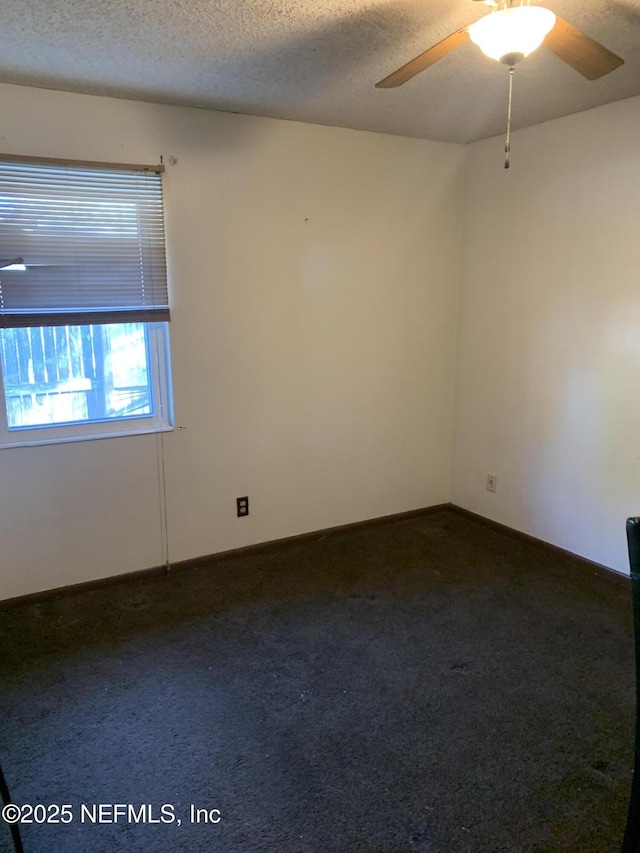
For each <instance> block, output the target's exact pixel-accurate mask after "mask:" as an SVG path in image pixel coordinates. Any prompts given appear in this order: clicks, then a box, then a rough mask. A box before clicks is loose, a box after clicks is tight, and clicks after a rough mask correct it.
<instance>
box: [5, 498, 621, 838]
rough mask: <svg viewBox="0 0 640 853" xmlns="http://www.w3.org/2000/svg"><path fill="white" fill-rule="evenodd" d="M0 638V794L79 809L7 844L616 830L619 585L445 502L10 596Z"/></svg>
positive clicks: (583, 834)
mask: <svg viewBox="0 0 640 853" xmlns="http://www.w3.org/2000/svg"><path fill="white" fill-rule="evenodd" d="M620 535H621V537H622V536H624V519H622V520H621V525H620ZM0 641H1V643H2V682H1V685H0V687H1V689H2V694H1V695H2V710H1V718H0V719H1V725H0V761H1V763H2V765H3V767H4V770H5V775H6V776H7V781H8V782H9V785H10V787H11V789H12V793H13V797H14V800H15V801H16V802H18V803H31V804H35V803H45V804H48V803H57V804H70V805H71V806H72V807H73V813H74V820H73V822H72V823H70V824H68V825H60V824H57V825H36V824H31V825H26V826H23V827H22V833H23V839H24V845H25V853H117V851H135V853H165V851H167V853H169V851H170V853H182V852H184V853H199V851H207V853H209V851H211V853H218V851H219V853H250V851H277V853H321V852H322V851H328V853H333V851H335V853H356V851H362V853H401V852H402V851H407V853H410V851H411V852H414V851H415V853H425V851H430V853H437V852H439V853H444V852H445V851H447V853H448V851H451V853H465V852H466V851H469V853H482V851H491V853H500V851H538V853H558V851H572V853H591V851H592V853H607V851H612V853H613V852H614V851H617V850H618V849H619V846H620V842H621V839H622V834H623V830H624V822H625V816H626V809H627V801H628V795H629V790H630V781H631V771H632V766H633V764H632V753H633V734H634V711H635V695H634V659H633V635H632V619H631V603H630V588H629V584H628V581H627V580H626V579H624V578H621V577H620V578H619V577H616V576H614V575H612V574H610V573H607V572H604V571H596V570H594V569H593V568H590V567H585V566H581V565H577V564H576V563H574V562H573V561H571V560H569V559H564V558H561V557H557V556H554V555H550V554H548V553H547V552H545V551H542V550H539V549H537V548H535V547H533V546H531V545H529V544H525V543H522V542H520V541H518V540H516V539H513V538H511V537H508V536H505V535H503V534H501V533H497V532H494V531H492V530H489V529H487V528H485V527H484V526H481V525H479V524H476V523H474V522H472V521H469V520H467V519H465V518H462V517H460V516H457V515H455V514H453V513H450V512H442V513H438V514H436V515H431V516H425V517H421V518H418V519H414V520H410V521H403V522H397V523H394V524H388V525H385V526H382V527H376V528H369V529H366V530H361V531H357V532H353V531H352V532H346V533H339V534H333V535H329V536H327V537H324V538H322V539H319V540H318V541H315V542H309V543H306V544H295V545H289V546H286V547H283V548H281V549H280V550H278V551H274V552H271V553H269V554H267V555H262V556H254V557H251V558H249V557H243V558H235V559H229V560H227V561H225V562H223V563H219V564H217V565H213V566H210V567H208V568H202V569H200V570H197V571H185V572H182V573H179V572H178V573H174V574H173V575H171V576H169V577H167V578H162V579H156V580H149V581H144V582H136V583H129V584H125V585H120V586H118V587H112V588H109V589H104V590H98V591H94V592H85V593H82V594H78V595H75V596H72V597H68V598H64V599H61V600H58V601H55V602H50V603H47V604H41V605H32V606H29V607H24V608H21V609H19V610H13V611H7V612H4V613H2V614H0ZM82 803H86V804H98V803H105V804H113V803H124V804H126V803H131V804H134V805H135V806H136V808H138V807H139V806H140V805H141V804H149V805H150V806H151V807H152V809H151V816H152V817H153V818H154V819H157V818H158V817H159V815H160V807H161V806H162V804H171V805H173V807H174V810H175V815H176V818H180V819H181V825H180V826H178V825H177V820H176V821H175V823H173V824H163V823H159V824H149V823H147V824H146V825H145V824H136V823H128V822H126V821H123V820H122V819H120V820H119V821H118V822H117V823H104V824H102V825H92V824H90V823H87V822H86V820H85V822H84V823H82V822H81V820H80V806H81V804H82ZM192 803H193V804H195V805H196V807H198V808H207V809H214V808H217V809H219V810H220V813H221V821H220V823H218V824H216V825H202V824H200V825H192V824H190V822H189V806H190V804H192ZM106 815H107V817H108V816H109V813H106ZM214 817H215V815H214ZM0 837H1V838H3V839H4V837H5V836H3V835H2V833H1V832H0ZM6 838H7V840H6V841H5V842H4V843H5V845H6V849H7V850H8V849H10V847H9V841H8V835H7V836H6ZM1 843H2V842H0V846H1Z"/></svg>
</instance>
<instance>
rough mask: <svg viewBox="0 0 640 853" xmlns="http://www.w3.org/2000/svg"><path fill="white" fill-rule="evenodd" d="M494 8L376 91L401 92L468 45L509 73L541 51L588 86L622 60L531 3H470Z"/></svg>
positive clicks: (500, 0)
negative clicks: (472, 44) (423, 73)
mask: <svg viewBox="0 0 640 853" xmlns="http://www.w3.org/2000/svg"><path fill="white" fill-rule="evenodd" d="M473 2H485V3H486V5H488V6H493V7H494V8H493V10H492V11H491V12H490V13H489V14H488V15H485V16H484V17H483V18H480V19H479V20H478V21H476V22H475V23H474V24H471V25H470V26H467V27H462V28H461V29H459V30H456V31H455V32H454V33H452V34H451V35H450V36H447V37H446V38H445V39H442V41H440V42H438V44H436V45H434V46H433V47H430V48H429V49H428V50H425V52H424V53H421V54H420V55H419V56H416V58H415V59H412V60H411V61H410V62H407V64H406V65H403V66H402V68H398V70H397V71H394V72H393V73H392V74H389V76H388V77H385V78H384V80H381V81H380V82H379V83H376V88H378V89H392V88H395V87H396V86H402V84H403V83H406V82H407V80H411V78H412V77H415V76H416V74H419V73H420V72H421V71H424V70H425V69H427V68H429V66H430V65H433V64H434V63H435V62H437V61H438V60H439V59H442V58H443V57H444V56H446V55H447V54H448V53H450V52H451V51H452V50H454V48H456V47H459V46H460V45H461V44H464V43H465V42H467V41H469V40H471V41H473V42H475V44H477V45H478V47H480V49H481V50H482V51H483V53H485V54H486V55H487V56H489V57H491V58H492V59H497V60H498V61H499V62H502V63H504V64H505V65H508V66H509V67H510V68H513V66H514V65H516V63H518V62H519V61H520V60H521V59H524V58H525V57H526V56H528V55H529V54H530V53H531V52H532V51H534V50H535V49H536V48H538V47H540V45H542V44H543V45H544V47H546V48H547V50H550V51H552V53H555V55H556V56H557V57H559V58H560V59H562V60H563V62H566V63H567V65H570V66H571V67H572V68H574V69H575V70H576V71H578V72H579V73H580V74H582V76H583V77H586V78H587V80H597V79H598V78H599V77H603V76H604V75H605V74H609V73H610V72H611V71H615V69H616V68H618V67H619V66H620V65H623V63H624V60H623V59H621V58H620V57H619V56H616V54H615V53H612V52H611V51H610V50H608V49H607V48H606V47H604V46H603V45H601V44H600V43H599V42H597V41H595V40H594V39H592V38H590V37H589V36H588V35H585V33H583V32H580V30H577V29H576V28H575V27H573V26H572V25H571V24H569V23H568V22H567V21H564V20H563V19H562V18H559V17H557V16H556V15H554V13H553V12H551V11H550V10H549V9H545V8H544V7H542V6H531V5H530V3H529V0H473Z"/></svg>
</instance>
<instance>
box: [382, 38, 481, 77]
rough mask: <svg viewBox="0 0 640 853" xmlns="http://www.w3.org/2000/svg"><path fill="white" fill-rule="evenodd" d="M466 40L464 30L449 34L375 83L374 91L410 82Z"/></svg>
mask: <svg viewBox="0 0 640 853" xmlns="http://www.w3.org/2000/svg"><path fill="white" fill-rule="evenodd" d="M468 40H469V33H468V32H467V30H466V29H461V30H457V31H456V32H455V33H451V35H450V36H447V37H446V39H442V41H439V42H438V44H434V46H433V47H430V48H429V50H425V52H424V53H421V54H420V56H416V58H415V59H412V60H411V62H407V64H406V65H403V66H402V68H398V70H397V71H394V72H393V74H389V76H388V77H385V78H384V80H381V81H380V82H379V83H376V89H393V88H395V87H396V86H402V84H403V83H406V82H407V80H411V78H412V77H415V76H416V74H419V73H420V72H421V71H424V70H425V68H428V67H429V66H430V65H433V63H434V62H437V61H438V60H439V59H442V57H443V56H446V55H447V54H448V53H449V52H450V51H452V50H453V49H454V48H456V47H458V46H459V45H461V44H464V43H465V42H466V41H468Z"/></svg>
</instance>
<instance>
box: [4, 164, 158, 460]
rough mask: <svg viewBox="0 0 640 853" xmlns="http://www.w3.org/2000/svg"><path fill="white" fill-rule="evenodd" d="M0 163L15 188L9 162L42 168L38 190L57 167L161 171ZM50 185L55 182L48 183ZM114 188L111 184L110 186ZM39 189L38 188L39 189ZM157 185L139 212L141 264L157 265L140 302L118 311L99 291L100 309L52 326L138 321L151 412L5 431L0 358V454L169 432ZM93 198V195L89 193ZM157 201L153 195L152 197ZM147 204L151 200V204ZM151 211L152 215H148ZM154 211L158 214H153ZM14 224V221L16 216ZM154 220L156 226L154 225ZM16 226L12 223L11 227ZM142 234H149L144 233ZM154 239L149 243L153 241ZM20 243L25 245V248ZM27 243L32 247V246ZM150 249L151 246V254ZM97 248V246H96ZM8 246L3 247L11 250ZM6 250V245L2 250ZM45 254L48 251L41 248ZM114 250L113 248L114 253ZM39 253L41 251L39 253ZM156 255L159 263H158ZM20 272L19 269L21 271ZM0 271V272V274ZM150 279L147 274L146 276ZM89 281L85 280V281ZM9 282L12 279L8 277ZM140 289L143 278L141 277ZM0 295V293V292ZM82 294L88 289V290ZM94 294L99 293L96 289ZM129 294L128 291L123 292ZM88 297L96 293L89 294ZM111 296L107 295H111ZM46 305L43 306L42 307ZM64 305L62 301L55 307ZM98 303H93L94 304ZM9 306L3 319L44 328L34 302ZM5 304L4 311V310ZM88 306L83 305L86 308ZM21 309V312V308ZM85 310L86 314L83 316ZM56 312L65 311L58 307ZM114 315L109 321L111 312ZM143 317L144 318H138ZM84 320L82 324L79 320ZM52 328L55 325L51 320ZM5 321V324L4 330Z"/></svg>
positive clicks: (117, 167)
mask: <svg viewBox="0 0 640 853" xmlns="http://www.w3.org/2000/svg"><path fill="white" fill-rule="evenodd" d="M0 159H1V160H2V162H3V164H4V165H7V164H8V174H9V175H10V176H11V177H10V179H9V182H10V184H11V185H12V186H16V185H18V186H19V181H18V180H17V178H16V176H17V177H18V178H19V177H20V174H21V171H20V169H19V168H17V169H14V170H13V173H12V170H11V163H12V162H16V163H17V164H20V163H22V164H25V170H28V169H29V168H30V167H31V166H33V167H34V168H35V169H37V167H38V166H39V165H41V166H44V167H45V176H44V177H43V184H44V186H45V187H46V186H48V185H49V184H48V183H47V181H48V178H47V177H46V171H47V169H48V170H49V171H51V170H53V169H55V168H57V167H61V168H70V169H71V170H73V169H76V170H79V171H80V172H81V173H85V172H87V171H94V170H98V172H102V171H105V172H106V173H108V172H110V171H111V170H114V174H115V175H116V177H115V180H116V181H119V177H118V173H119V174H120V175H122V173H132V174H133V173H135V174H136V175H139V174H143V175H144V174H151V173H154V174H155V175H159V174H160V173H162V172H163V171H164V167H163V166H162V165H160V166H133V165H126V164H113V163H111V164H110V163H90V162H80V161H71V160H70V161H64V160H54V159H48V158H31V157H22V156H19V155H5V154H2V155H0ZM125 181H126V184H124V185H123V187H124V190H123V192H124V193H125V195H126V194H127V193H128V192H129V191H130V187H131V186H132V184H131V183H129V182H128V178H127V179H125ZM54 185H55V179H54ZM109 186H110V187H111V190H112V191H113V188H114V184H113V183H110V184H109ZM115 186H117V184H116V185H115ZM43 191H44V190H43ZM162 196H163V193H162V187H160V202H159V205H160V206H159V208H158V207H157V206H156V207H155V208H153V207H152V208H149V207H145V208H143V210H144V211H145V213H147V215H149V214H148V211H149V210H152V212H151V214H150V215H151V216H152V217H154V216H155V219H153V220H152V221H153V222H154V223H155V225H154V229H153V231H152V235H153V236H152V237H151V238H150V239H151V241H152V242H151V243H147V244H146V245H148V246H151V247H152V249H151V251H155V254H154V255H153V260H152V256H151V255H149V254H145V255H144V258H145V263H146V264H151V265H153V264H161V265H160V266H155V267H153V269H155V272H156V278H155V279H153V278H152V285H151V288H148V289H147V290H145V289H144V286H143V290H142V291H141V292H140V293H141V296H140V298H141V300H142V301H141V302H140V304H139V305H136V304H135V300H134V302H133V303H132V302H126V303H125V304H124V306H123V309H124V310H123V311H120V308H119V305H118V304H117V303H116V305H115V306H114V305H113V304H112V302H109V301H108V299H109V296H108V295H107V292H106V291H105V299H106V300H107V301H106V302H105V303H102V307H101V308H100V309H98V310H95V311H92V308H91V307H90V306H91V305H92V304H93V305H95V304H96V303H95V302H93V303H90V302H89V303H84V304H81V305H77V306H73V305H72V306H71V307H70V308H69V309H67V310H66V317H65V321H62V322H61V323H60V322H59V323H58V325H65V322H66V325H68V326H71V325H86V324H91V325H93V326H100V325H102V324H108V325H112V324H119V323H120V322H122V323H127V322H128V323H130V322H140V323H142V324H143V325H144V327H145V330H146V335H147V368H148V371H149V383H150V391H151V401H152V408H153V412H152V414H150V415H143V416H140V417H136V416H131V415H127V416H122V417H110V418H104V419H100V420H97V419H92V420H91V421H74V422H68V423H64V424H38V425H33V426H17V427H11V428H9V423H8V412H7V399H6V395H5V378H4V376H3V367H4V365H3V364H2V360H1V359H0V450H1V449H2V448H14V447H25V446H30V445H40V444H58V443H66V442H75V441H86V440H94V439H103V438H114V437H118V436H127V435H139V434H145V433H157V432H166V431H171V430H172V429H173V423H174V421H173V399H172V382H171V361H170V347H169V325H170V324H169V309H168V292H167V281H166V267H165V262H164V251H165V250H164V245H165V240H164V225H163V222H164V217H163V215H162V208H163V206H164V205H163V199H162ZM94 197H95V194H94ZM156 197H157V196H156ZM151 204H152V205H153V204H154V202H153V201H152V202H151ZM154 210H155V211H156V212H155V213H154V212H153V211H154ZM158 210H159V211H160V212H159V214H158V212H157V211H158ZM17 222H18V223H19V222H20V219H19V218H18V220H17ZM22 222H23V225H22V226H19V227H25V225H26V226H29V227H28V228H26V230H30V222H29V220H25V219H23V220H22ZM158 222H160V225H159V226H158ZM15 224H17V223H14V225H15ZM147 236H149V235H148V234H147ZM153 240H155V243H154V242H153ZM25 245H26V244H25ZM32 245H33V244H32ZM36 245H39V246H40V249H38V248H36V250H35V251H36V252H38V251H41V246H42V244H36ZM58 245H59V244H57V243H51V249H52V252H53V253H54V256H56V255H55V252H56V250H57V246H58ZM65 245H66V244H64V243H63V244H62V246H63V248H62V250H61V251H62V252H63V255H64V252H65V248H64V247H65ZM153 246H155V247H156V249H155V250H153ZM159 246H161V247H162V254H161V255H159V254H158V251H157V247H159ZM100 248H101V249H102V247H100ZM12 249H13V246H10V247H9V250H10V251H11V250H12ZM4 250H5V252H6V250H7V247H4ZM47 251H48V249H47ZM117 251H118V250H117V249H116V252H117ZM41 253H42V251H41ZM56 257H60V256H59V255H57V256H56ZM111 257H119V255H116V254H112V256H111ZM127 257H128V258H129V260H130V259H131V255H130V254H129V255H128V256H127ZM159 257H161V258H162V259H163V260H162V261H160V260H159ZM17 260H18V261H22V258H17ZM136 262H137V255H136V256H135V259H134V264H135V263H136ZM4 266H5V267H6V268H7V269H9V268H10V267H9V265H8V264H6V263H5V264H4ZM35 266H36V267H37V266H38V262H37V261H36V263H35ZM23 269H24V268H23ZM0 272H1V271H0ZM20 274H21V273H20V272H17V273H16V272H14V273H13V275H14V276H15V275H20ZM152 275H153V273H152ZM87 281H90V279H87ZM14 282H15V279H14ZM132 282H133V286H134V287H135V286H136V284H135V279H132V278H129V279H128V283H129V284H131V283H132ZM155 282H158V287H159V290H157V291H156V290H155V289H154V288H155ZM145 286H146V279H145ZM0 292H1V291H0ZM87 292H88V293H91V292H92V291H90V290H88V291H87ZM97 292H98V293H99V292H100V291H97ZM128 292H129V291H128ZM93 293H94V295H95V293H96V291H93ZM156 295H158V301H157V302H156V301H155V299H156ZM111 298H113V297H111ZM149 298H151V300H152V301H151V302H149ZM44 304H45V305H46V302H45V303H44ZM61 304H64V303H61ZM98 304H99V303H98ZM1 305H2V302H1V301H0V306H1ZM13 305H17V307H15V308H14V307H11V302H9V303H6V304H5V310H6V313H7V315H9V314H11V313H16V312H17V313H22V314H23V315H24V314H26V315H27V316H26V317H23V318H22V319H23V321H22V322H21V323H19V324H18V325H22V326H24V325H27V326H28V327H29V328H38V327H42V326H45V327H46V326H47V325H49V324H48V323H47V322H46V321H45V322H38V319H39V318H38V314H39V313H40V312H41V311H43V308H41V307H40V306H39V305H38V304H37V303H35V304H34V307H33V309H32V308H30V307H29V306H28V305H25V306H24V307H23V306H22V305H20V300H18V302H17V303H16V302H13ZM7 306H9V307H7ZM87 306H89V307H87ZM127 306H133V308H134V311H136V310H137V309H138V308H139V309H141V315H140V319H137V318H135V317H131V316H130V317H129V318H128V319H126V320H125V319H124V318H123V319H119V316H120V314H123V315H126V314H127V310H126V309H127ZM21 309H22V310H21ZM109 309H115V311H111V316H110V314H109ZM49 310H51V311H52V312H56V311H57V310H59V309H58V308H56V306H55V305H54V304H53V303H52V308H51V309H49V308H48V307H45V308H44V313H45V315H46V316H47V317H48V316H49V315H48V314H47V313H46V312H48V311H49ZM76 311H77V317H78V319H77V321H76V320H75V316H74V315H75V313H76ZM85 311H87V312H88V313H87V314H84V312H85ZM103 311H106V313H104V319H102V313H103ZM62 313H63V314H64V313H65V311H64V309H62ZM114 313H115V315H116V316H115V317H114V316H113V314H114ZM30 316H33V318H34V322H33V326H31V323H30V322H29V319H30ZM143 318H144V319H143ZM83 319H84V322H83ZM40 320H43V321H44V317H43V316H42V315H41V316H40ZM53 323H54V324H55V321H53ZM10 326H11V323H9V327H10Z"/></svg>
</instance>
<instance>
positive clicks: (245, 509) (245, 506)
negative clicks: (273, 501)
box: [236, 497, 249, 518]
mask: <svg viewBox="0 0 640 853" xmlns="http://www.w3.org/2000/svg"><path fill="white" fill-rule="evenodd" d="M236 510H237V512H238V518H242V516H243V515H249V498H247V497H244V498H236Z"/></svg>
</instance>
